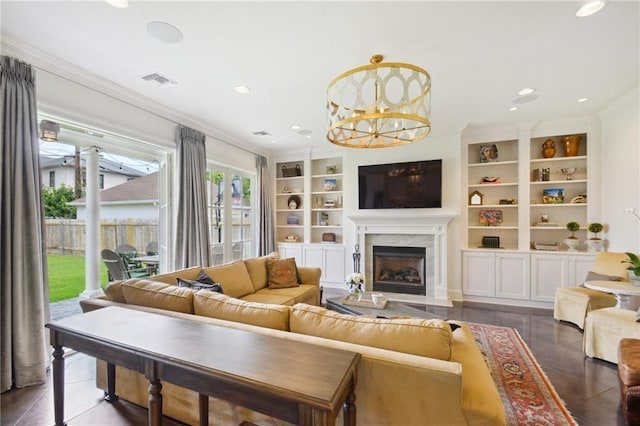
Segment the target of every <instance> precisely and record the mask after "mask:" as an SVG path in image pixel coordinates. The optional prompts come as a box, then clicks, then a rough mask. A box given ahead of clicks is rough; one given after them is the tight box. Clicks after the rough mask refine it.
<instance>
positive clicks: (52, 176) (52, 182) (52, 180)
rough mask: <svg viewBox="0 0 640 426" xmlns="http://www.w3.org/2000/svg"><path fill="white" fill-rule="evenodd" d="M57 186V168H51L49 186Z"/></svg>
mask: <svg viewBox="0 0 640 426" xmlns="http://www.w3.org/2000/svg"><path fill="white" fill-rule="evenodd" d="M55 187H56V172H55V170H51V171H50V172H49V188H55Z"/></svg>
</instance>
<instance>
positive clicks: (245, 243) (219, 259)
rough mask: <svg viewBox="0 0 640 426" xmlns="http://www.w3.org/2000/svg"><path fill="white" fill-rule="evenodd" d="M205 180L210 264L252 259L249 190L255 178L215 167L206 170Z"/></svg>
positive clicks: (251, 221)
mask: <svg viewBox="0 0 640 426" xmlns="http://www.w3.org/2000/svg"><path fill="white" fill-rule="evenodd" d="M229 177H230V179H229ZM206 179H207V207H208V217H209V229H210V232H209V238H210V244H211V264H212V265H220V264H222V263H224V262H227V261H231V260H238V259H246V258H248V257H251V256H253V255H254V253H253V226H254V225H253V220H254V219H253V214H252V207H251V205H252V199H251V194H252V192H251V187H252V184H253V181H254V180H255V179H253V178H252V177H251V176H250V175H248V174H246V173H242V172H239V171H236V170H231V169H227V168H223V167H217V166H213V167H212V168H211V169H209V170H207V177H206Z"/></svg>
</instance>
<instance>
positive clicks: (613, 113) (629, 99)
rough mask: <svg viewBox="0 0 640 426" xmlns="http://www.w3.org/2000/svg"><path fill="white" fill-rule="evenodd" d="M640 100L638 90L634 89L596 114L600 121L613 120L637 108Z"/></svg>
mask: <svg viewBox="0 0 640 426" xmlns="http://www.w3.org/2000/svg"><path fill="white" fill-rule="evenodd" d="M639 99H640V88H639V87H636V88H634V89H633V90H631V91H630V92H629V93H627V94H626V95H624V96H623V97H621V98H620V99H617V100H616V101H615V102H613V103H612V104H610V105H609V106H607V107H605V108H604V109H602V110H601V111H599V112H598V116H599V117H600V119H601V120H602V121H609V120H613V119H614V118H617V117H619V116H620V115H622V114H624V113H625V112H627V111H630V110H632V109H633V108H638V104H639V101H638V100H639Z"/></svg>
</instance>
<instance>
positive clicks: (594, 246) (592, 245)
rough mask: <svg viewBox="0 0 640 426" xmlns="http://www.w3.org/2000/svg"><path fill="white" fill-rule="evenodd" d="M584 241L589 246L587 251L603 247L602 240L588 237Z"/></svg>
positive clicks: (594, 250)
mask: <svg viewBox="0 0 640 426" xmlns="http://www.w3.org/2000/svg"><path fill="white" fill-rule="evenodd" d="M586 243H587V246H588V247H589V251H591V252H596V251H602V249H603V248H604V243H603V241H602V240H594V239H589V240H587V241H586Z"/></svg>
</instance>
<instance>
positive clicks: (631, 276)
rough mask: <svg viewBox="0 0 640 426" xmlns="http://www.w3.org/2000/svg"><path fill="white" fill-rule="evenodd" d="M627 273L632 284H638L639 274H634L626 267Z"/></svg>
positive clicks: (639, 284) (639, 280)
mask: <svg viewBox="0 0 640 426" xmlns="http://www.w3.org/2000/svg"><path fill="white" fill-rule="evenodd" d="M627 275H628V276H629V279H630V280H631V283H632V284H633V285H636V286H640V276H638V275H636V274H635V272H633V270H632V269H627Z"/></svg>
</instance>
